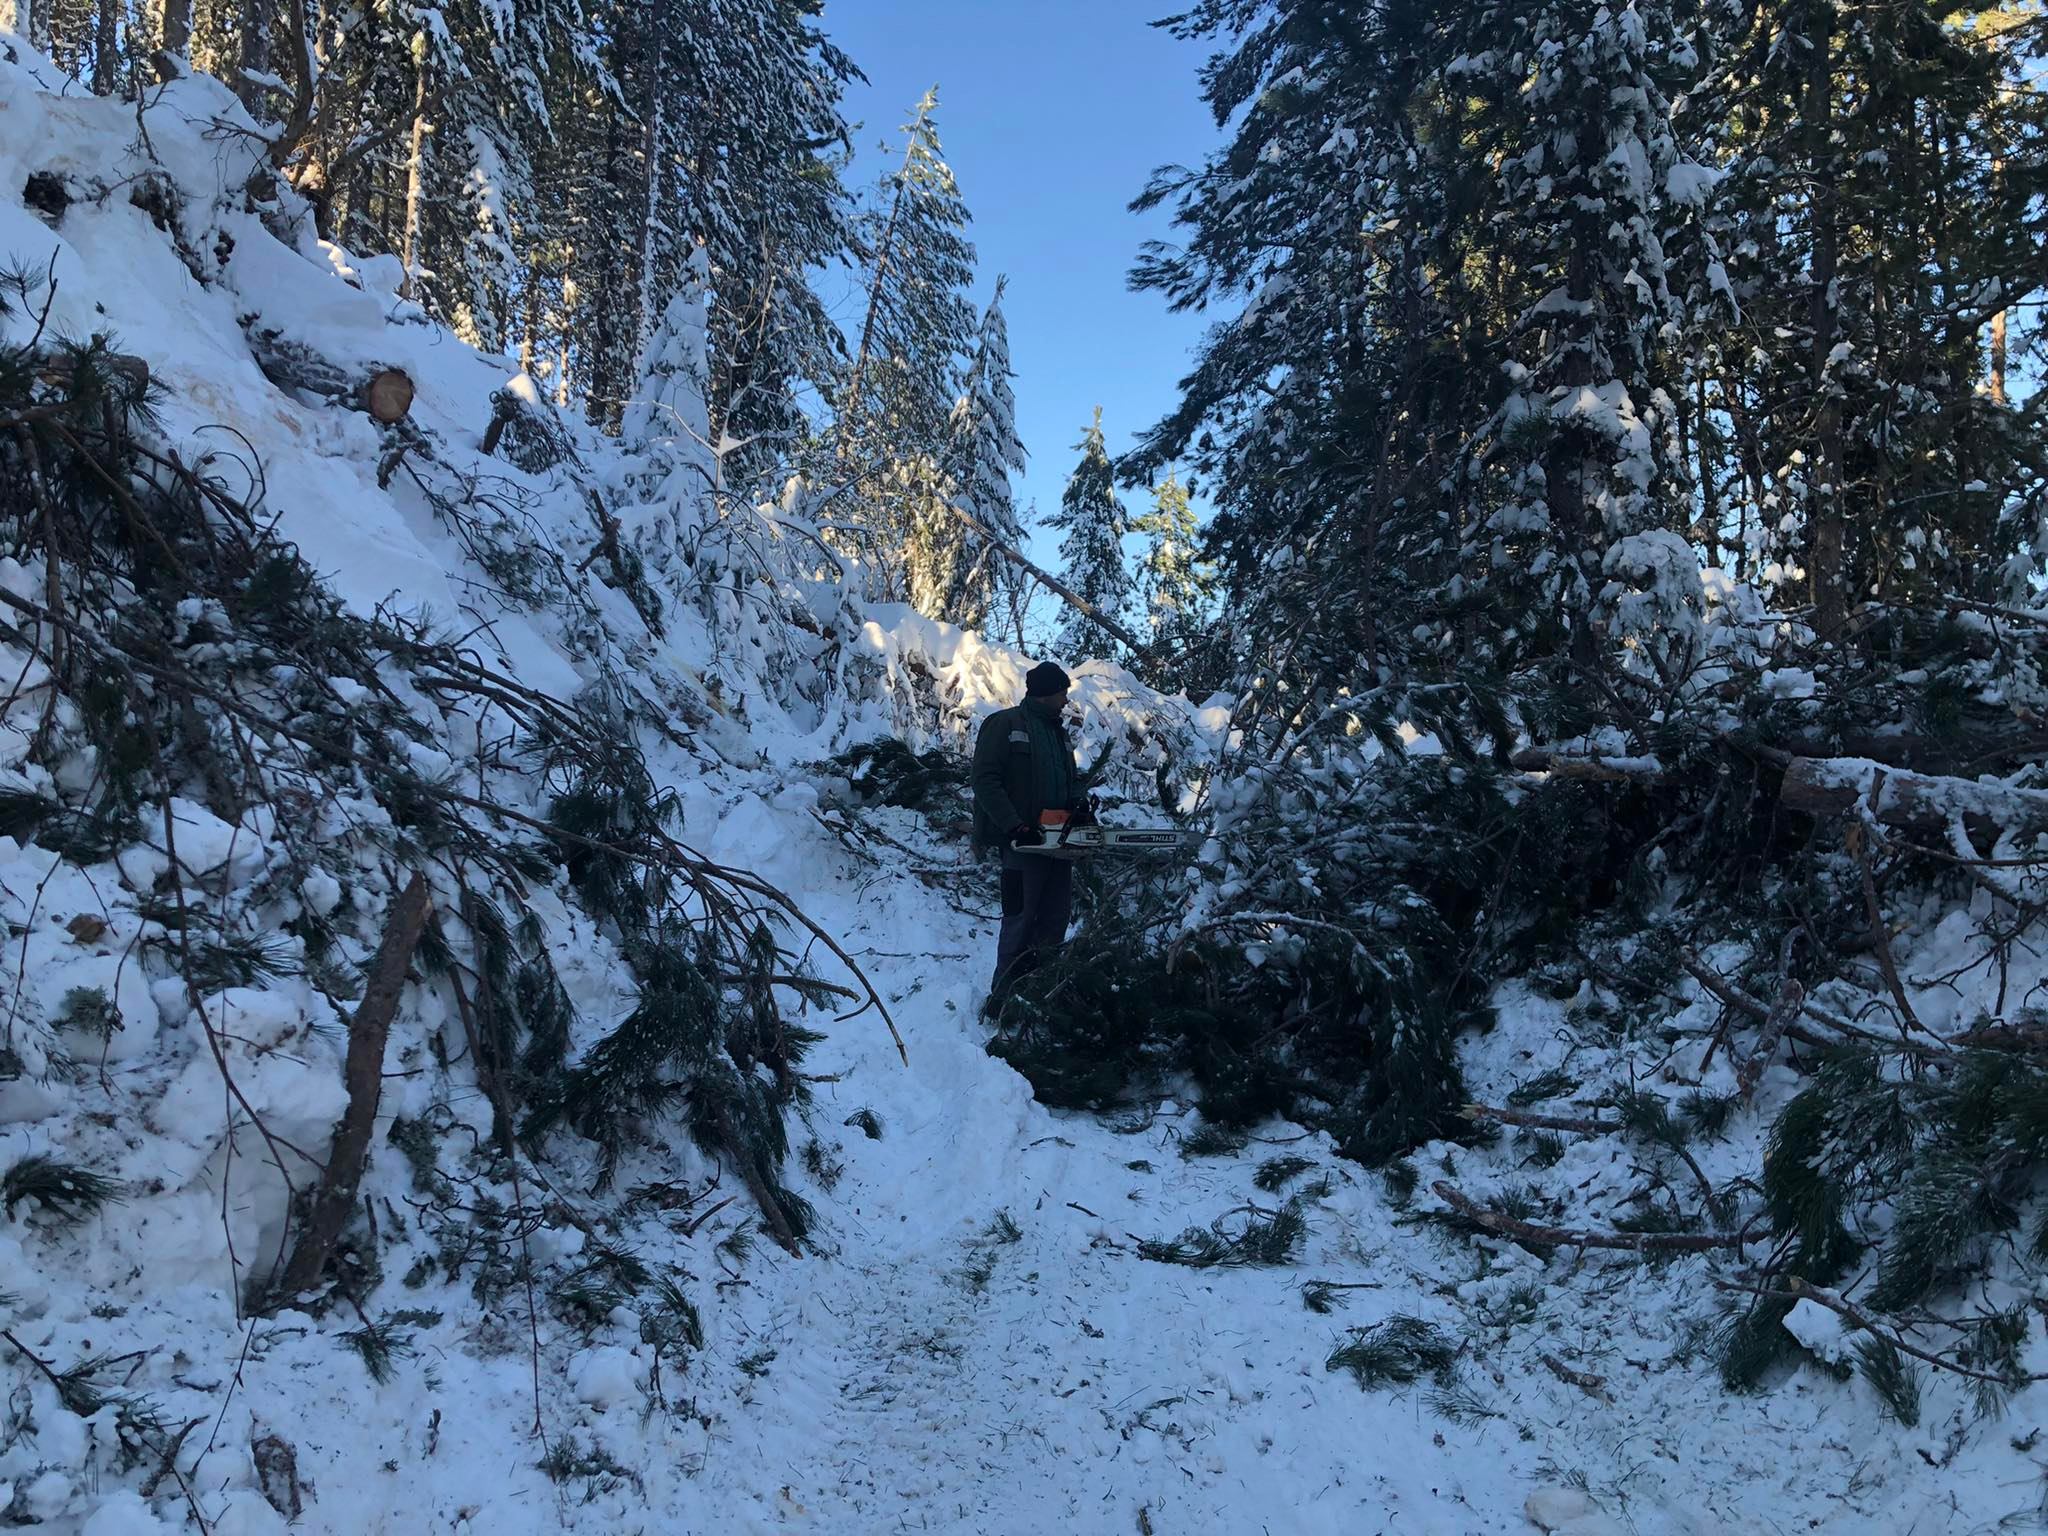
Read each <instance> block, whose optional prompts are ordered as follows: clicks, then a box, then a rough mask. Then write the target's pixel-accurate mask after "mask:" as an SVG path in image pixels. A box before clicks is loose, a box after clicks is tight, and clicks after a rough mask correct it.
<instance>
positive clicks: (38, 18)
mask: <svg viewBox="0 0 2048 1536" xmlns="http://www.w3.org/2000/svg"><path fill="white" fill-rule="evenodd" d="M47 21H48V17H46V16H45V15H43V14H41V13H40V12H38V11H37V9H36V0H0V29H4V30H6V31H9V32H12V33H14V34H16V35H17V36H19V37H23V38H26V39H27V40H28V45H29V46H30V47H31V48H38V49H42V50H44V51H46V52H47V51H48V48H49V42H50V40H49V38H48V37H46V36H44V35H43V32H44V30H45V25H46V23H47Z"/></svg>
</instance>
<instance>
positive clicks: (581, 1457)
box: [534, 1435, 642, 1504]
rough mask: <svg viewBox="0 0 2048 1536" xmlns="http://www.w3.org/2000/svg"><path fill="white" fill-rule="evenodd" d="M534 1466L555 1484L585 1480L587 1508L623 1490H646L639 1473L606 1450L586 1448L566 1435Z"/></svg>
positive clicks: (598, 1447) (584, 1492)
mask: <svg viewBox="0 0 2048 1536" xmlns="http://www.w3.org/2000/svg"><path fill="white" fill-rule="evenodd" d="M534 1465H535V1466H536V1467H538V1468H539V1469H540V1470H541V1471H543V1472H545V1473H546V1474H547V1475H548V1477H549V1479H550V1480H551V1481H553V1482H557V1483H568V1482H571V1481H574V1480H576V1479H581V1480H582V1482H583V1500H584V1502H585V1503H586V1504H587V1503H590V1502H591V1501H593V1500H595V1499H597V1498H599V1497H601V1496H603V1495H604V1494H607V1493H612V1492H615V1491H616V1490H618V1489H621V1488H630V1489H632V1490H633V1492H634V1493H635V1494H638V1493H639V1492H640V1491H641V1487H642V1485H641V1481H640V1474H639V1473H637V1472H635V1471H634V1470H633V1469H632V1468H630V1467H627V1466H622V1465H621V1464H620V1463H619V1462H618V1461H617V1460H616V1459H615V1458H614V1457H613V1456H612V1454H611V1452H609V1451H607V1450H605V1449H604V1448H603V1447H601V1446H597V1445H589V1446H586V1445H584V1444H583V1443H582V1442H581V1441H580V1440H578V1439H577V1438H576V1437H575V1436H574V1435H564V1436H563V1437H562V1438H561V1439H559V1440H557V1441H556V1442H555V1443H554V1444H553V1445H551V1446H549V1447H548V1449H547V1454H545V1455H544V1456H542V1457H541V1459H540V1460H539V1461H537V1462H535V1463H534Z"/></svg>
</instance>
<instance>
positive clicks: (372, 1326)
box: [340, 1318, 419, 1386]
mask: <svg viewBox="0 0 2048 1536" xmlns="http://www.w3.org/2000/svg"><path fill="white" fill-rule="evenodd" d="M340 1338H341V1342H342V1343H344V1344H346V1345H347V1346H348V1347H349V1348H350V1349H352V1350H354V1351H355V1352H356V1353H357V1354H358V1355H360V1356H361V1357H362V1361H363V1368H364V1369H365V1370H367V1371H368V1372H369V1373H370V1380H372V1381H374V1382H376V1383H377V1384H378V1385H379V1386H382V1385H383V1384H384V1383H386V1382H388V1381H390V1380H391V1377H392V1373H393V1372H394V1371H395V1370H396V1369H397V1366H398V1362H399V1361H400V1360H410V1359H412V1358H413V1357H414V1356H415V1355H417V1354H418V1353H419V1351H418V1350H417V1349H415V1348H413V1343H412V1335H411V1334H409V1333H407V1332H405V1331H404V1330H403V1329H401V1328H400V1327H399V1326H398V1323H397V1321H396V1320H395V1319H391V1318H387V1319H385V1320H384V1321H382V1322H376V1323H365V1324H364V1325H363V1326H362V1327H360V1328H351V1329H349V1330H348V1331H347V1332H345V1333H343V1334H341V1335H340Z"/></svg>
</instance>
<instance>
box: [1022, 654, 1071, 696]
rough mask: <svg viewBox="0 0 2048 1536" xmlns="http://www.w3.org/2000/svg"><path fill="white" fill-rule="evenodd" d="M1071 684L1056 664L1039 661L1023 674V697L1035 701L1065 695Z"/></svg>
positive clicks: (1069, 679)
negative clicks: (1052, 695) (1057, 694)
mask: <svg viewBox="0 0 2048 1536" xmlns="http://www.w3.org/2000/svg"><path fill="white" fill-rule="evenodd" d="M1072 683H1073V679H1072V678H1070V677H1068V676H1067V674H1066V673H1065V672H1064V671H1062V670H1061V669H1060V666H1059V664H1058V663H1057V662H1051V661H1041V662H1040V663H1039V664H1038V665H1037V666H1035V667H1033V668H1032V669H1031V670H1030V671H1029V672H1026V673H1025V674H1024V697H1025V698H1027V699H1035V698H1042V697H1045V696H1047V695H1050V694H1055V693H1065V692H1066V691H1067V689H1068V688H1069V687H1070V686H1071V685H1072Z"/></svg>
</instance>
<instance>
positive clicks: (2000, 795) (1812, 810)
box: [1779, 757, 2048, 837]
mask: <svg viewBox="0 0 2048 1536" xmlns="http://www.w3.org/2000/svg"><path fill="white" fill-rule="evenodd" d="M1779 799H1780V801H1781V803H1782V804H1783V805H1784V806H1785V807H1786V808H1787V809H1788V810H1794V811H1804V812H1806V813H1808V814H1810V815H1814V816H1836V815H1842V814H1845V813H1849V812H1853V811H1857V810H1859V809H1861V810H1867V811H1868V812H1869V814H1870V815H1871V816H1872V817H1873V818H1875V819H1876V820H1877V821H1879V822H1881V823H1882V824H1884V825H1885V826H1888V827H1904V828H1908V829H1911V830H1913V831H1916V832H1924V833H1928V834H1932V835H1935V836H1940V835H1942V834H1943V833H1945V832H1946V831H1947V830H1948V827H1949V824H1950V823H1951V822H1952V821H1953V820H1954V819H1955V818H1956V817H1958V816H1960V817H1962V819H1963V824H1964V826H1965V827H1967V828H1968V829H1969V830H1970V831H1972V832H1974V833H1976V834H1978V835H1979V836H1995V835H1996V834H1997V833H1999V832H2012V833H2016V834H2018V835H2020V836H2023V837H2024V836H2027V835H2029V834H2031V835H2034V836H2039V835H2041V834H2044V833H2048V790H2039V789H2010V788H2007V787H2006V786H2005V785H2003V784H1980V783H1977V782H1976V781H1974V780H1971V779H1953V778H1940V777H1937V776H1935V775H1932V774H1924V773H1908V772H1906V771H1905V770H1904V769H1899V768H1887V767H1885V766H1884V765H1883V764H1881V763H1874V762H1871V761H1870V760H1869V759H1868V758H1859V757H1841V758H1815V757H1795V758H1793V759H1792V761H1791V763H1790V764H1789V765H1788V766H1787V767H1786V769H1785V781H1784V785H1783V787H1782V789H1781V790H1780V792H1779Z"/></svg>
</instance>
